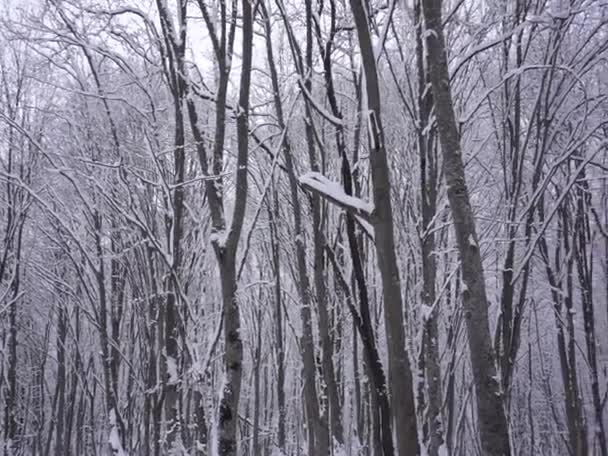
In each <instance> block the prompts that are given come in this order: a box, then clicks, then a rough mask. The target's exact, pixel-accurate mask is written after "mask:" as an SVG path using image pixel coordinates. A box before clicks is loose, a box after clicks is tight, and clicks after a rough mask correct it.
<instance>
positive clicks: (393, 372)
mask: <svg viewBox="0 0 608 456" xmlns="http://www.w3.org/2000/svg"><path fill="white" fill-rule="evenodd" d="M350 5H351V8H352V11H353V15H354V18H355V25H356V28H357V36H358V38H359V47H360V50H361V60H362V66H363V70H364V73H365V88H366V93H367V107H366V108H367V110H366V111H365V117H366V118H367V125H368V136H369V142H370V146H371V147H370V149H371V150H370V158H369V159H370V165H371V175H372V182H373V196H374V205H375V214H374V217H373V226H374V233H375V246H376V257H377V260H378V265H379V268H380V275H381V279H382V292H383V293H382V296H383V299H384V321H385V325H386V337H387V346H388V360H389V369H388V370H389V374H388V378H389V382H388V383H389V387H390V396H391V410H392V412H393V424H394V426H395V437H396V440H397V445H396V447H397V450H398V454H399V455H402V456H405V455H412V456H413V455H417V454H419V452H420V447H419V444H418V429H417V423H416V410H415V403H414V390H413V381H412V370H411V366H410V360H409V358H408V354H407V351H406V342H405V329H404V325H403V315H404V314H403V312H404V306H403V299H402V296H401V280H400V278H399V269H398V267H397V258H396V255H395V239H394V232H393V209H392V203H391V185H390V177H389V175H390V173H389V168H388V162H387V157H386V150H385V148H384V132H383V129H382V120H381V108H380V90H379V85H378V74H377V69H376V58H375V56H374V51H373V48H372V42H371V37H370V32H369V26H368V19H367V13H366V11H365V7H364V6H363V2H362V0H350Z"/></svg>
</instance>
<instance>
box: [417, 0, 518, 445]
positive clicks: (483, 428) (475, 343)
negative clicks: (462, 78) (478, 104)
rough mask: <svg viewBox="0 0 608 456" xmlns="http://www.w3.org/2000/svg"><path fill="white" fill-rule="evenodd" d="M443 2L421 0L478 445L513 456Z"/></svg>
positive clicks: (438, 0)
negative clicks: (459, 280)
mask: <svg viewBox="0 0 608 456" xmlns="http://www.w3.org/2000/svg"><path fill="white" fill-rule="evenodd" d="M441 3H442V2H441V0H423V1H422V9H423V13H424V18H425V21H426V31H425V36H426V46H427V55H426V58H427V67H428V70H429V74H430V76H431V85H432V90H433V98H434V101H435V116H436V118H437V128H438V130H439V138H440V140H441V148H442V152H443V158H444V163H443V174H444V176H445V180H446V184H447V188H448V200H449V203H450V208H451V211H452V218H453V220H454V228H455V231H456V240H457V243H458V251H459V254H460V262H461V268H462V280H463V305H464V312H465V320H466V325H467V330H468V335H469V337H468V340H469V351H470V355H471V364H472V367H473V378H474V382H475V391H476V393H477V414H478V420H479V428H480V434H481V435H480V437H481V445H482V449H483V451H484V453H485V454H487V455H497V456H499V455H500V456H503V455H509V454H510V453H511V448H510V442H509V430H508V426H507V420H506V416H505V411H504V409H503V404H502V392H501V390H500V385H499V383H498V380H497V376H496V364H495V360H494V350H493V346H492V338H491V335H490V325H489V320H488V300H487V295H486V289H485V281H484V279H485V276H484V272H483V266H482V262H481V254H480V250H479V241H478V238H477V233H476V227H475V219H474V217H473V210H472V208H471V202H470V198H469V192H468V189H467V184H466V178H465V171H464V164H463V159H462V151H461V147H460V133H459V131H458V126H457V124H456V117H455V114H454V107H453V103H452V94H451V88H450V75H449V71H448V63H447V56H446V49H445V40H444V36H443V25H442V20H441Z"/></svg>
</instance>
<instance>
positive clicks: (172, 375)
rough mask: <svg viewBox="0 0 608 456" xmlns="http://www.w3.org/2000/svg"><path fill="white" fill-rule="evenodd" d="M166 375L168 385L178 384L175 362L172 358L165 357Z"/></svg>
mask: <svg viewBox="0 0 608 456" xmlns="http://www.w3.org/2000/svg"><path fill="white" fill-rule="evenodd" d="M167 375H168V376H169V384H170V385H172V384H175V383H177V382H178V379H179V377H178V375H177V362H176V361H175V358H173V357H172V356H167Z"/></svg>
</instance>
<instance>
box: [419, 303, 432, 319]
mask: <svg viewBox="0 0 608 456" xmlns="http://www.w3.org/2000/svg"><path fill="white" fill-rule="evenodd" d="M420 312H421V314H422V321H428V320H429V319H430V318H431V315H432V314H433V306H429V305H427V304H422V305H421V306H420Z"/></svg>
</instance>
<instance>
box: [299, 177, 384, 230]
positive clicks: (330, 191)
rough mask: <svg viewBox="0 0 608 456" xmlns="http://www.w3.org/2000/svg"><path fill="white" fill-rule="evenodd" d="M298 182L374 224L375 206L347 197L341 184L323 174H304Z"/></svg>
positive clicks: (359, 199)
mask: <svg viewBox="0 0 608 456" xmlns="http://www.w3.org/2000/svg"><path fill="white" fill-rule="evenodd" d="M298 180H299V181H300V184H301V185H302V187H304V188H305V189H307V190H309V191H312V192H315V193H318V194H320V195H321V196H322V197H323V198H325V199H327V200H329V201H331V202H332V203H334V204H336V205H337V206H340V207H341V208H342V209H344V210H346V211H348V212H350V213H352V214H353V215H356V216H358V217H359V218H361V219H362V220H364V221H366V222H368V223H371V222H372V219H373V216H374V205H373V204H371V203H368V202H367V201H364V200H362V199H361V198H355V197H354V196H350V195H347V194H346V193H345V192H344V190H343V189H342V187H341V186H340V184H338V183H337V182H333V181H331V180H329V179H328V178H327V177H325V176H324V175H323V174H321V173H317V172H310V173H306V174H303V175H302V176H300V178H299V179H298Z"/></svg>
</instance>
